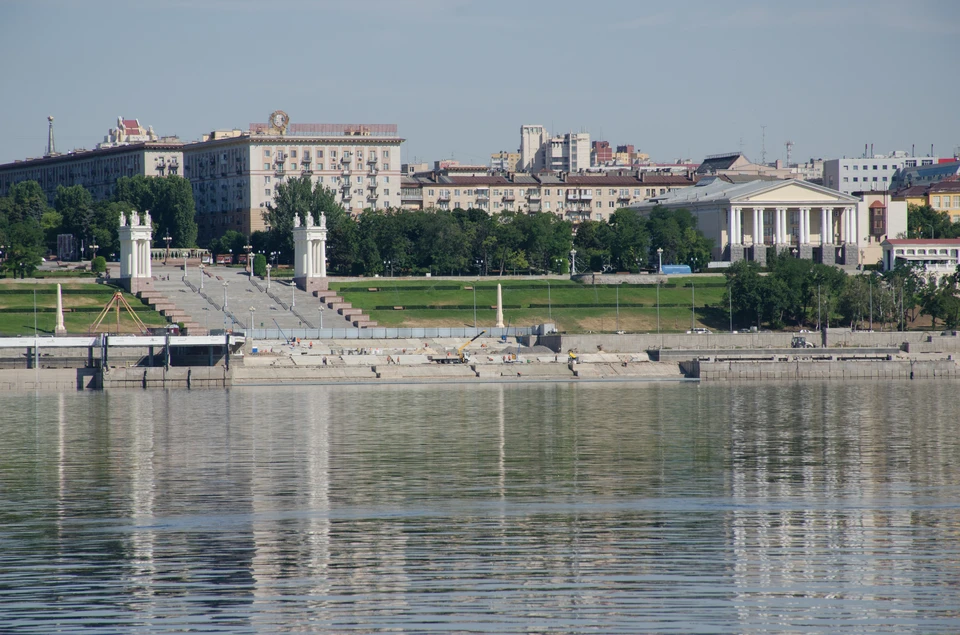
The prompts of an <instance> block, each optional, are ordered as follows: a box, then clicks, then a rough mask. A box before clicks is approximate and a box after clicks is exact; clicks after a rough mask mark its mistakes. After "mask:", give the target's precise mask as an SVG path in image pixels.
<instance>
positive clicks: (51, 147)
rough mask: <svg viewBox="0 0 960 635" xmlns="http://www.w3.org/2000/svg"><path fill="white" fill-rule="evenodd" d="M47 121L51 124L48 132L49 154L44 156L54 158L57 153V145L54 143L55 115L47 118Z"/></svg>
mask: <svg viewBox="0 0 960 635" xmlns="http://www.w3.org/2000/svg"><path fill="white" fill-rule="evenodd" d="M47 121H48V122H50V127H49V130H48V131H47V153H46V154H45V155H44V156H47V157H52V156H54V155H55V154H56V153H57V145H56V144H55V143H54V142H53V115H50V116H49V117H47Z"/></svg>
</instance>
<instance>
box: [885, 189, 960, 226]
mask: <svg viewBox="0 0 960 635" xmlns="http://www.w3.org/2000/svg"><path fill="white" fill-rule="evenodd" d="M893 198H894V199H895V200H898V201H903V202H904V204H905V205H929V206H930V207H932V208H933V209H935V210H937V211H938V212H944V213H945V214H949V215H950V220H952V221H953V222H954V223H960V180H949V181H941V182H939V183H930V184H929V185H914V186H913V187H908V188H906V189H903V190H900V191H898V192H896V193H895V194H894V195H893Z"/></svg>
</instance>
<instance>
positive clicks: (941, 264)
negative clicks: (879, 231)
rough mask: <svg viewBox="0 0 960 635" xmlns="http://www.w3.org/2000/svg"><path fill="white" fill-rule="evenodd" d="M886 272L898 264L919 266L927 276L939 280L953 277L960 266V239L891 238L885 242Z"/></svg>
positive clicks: (884, 265) (884, 266)
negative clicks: (941, 277) (944, 277)
mask: <svg viewBox="0 0 960 635" xmlns="http://www.w3.org/2000/svg"><path fill="white" fill-rule="evenodd" d="M882 247H883V260H882V261H881V263H882V265H883V270H884V271H890V270H892V269H894V268H895V267H896V265H897V264H898V263H908V264H912V265H918V266H921V267H922V268H923V271H924V273H925V274H926V275H928V276H931V277H936V278H939V277H940V276H946V275H951V274H953V273H954V272H956V270H957V266H958V265H960V238H938V239H930V238H910V239H905V238H891V239H888V240H885V241H883V243H882Z"/></svg>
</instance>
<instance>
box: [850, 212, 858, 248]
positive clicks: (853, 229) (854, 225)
mask: <svg viewBox="0 0 960 635" xmlns="http://www.w3.org/2000/svg"><path fill="white" fill-rule="evenodd" d="M858 211H859V210H858V209H857V208H856V207H848V208H847V212H848V213H849V214H850V242H852V243H853V244H855V245H859V244H860V236H859V235H858V234H859V231H860V224H859V223H858V222H857V212H858Z"/></svg>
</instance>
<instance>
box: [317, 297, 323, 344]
mask: <svg viewBox="0 0 960 635" xmlns="http://www.w3.org/2000/svg"><path fill="white" fill-rule="evenodd" d="M318 311H319V312H320V327H319V328H318V329H317V339H320V330H321V329H323V305H322V304H321V305H320V307H319V308H318Z"/></svg>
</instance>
